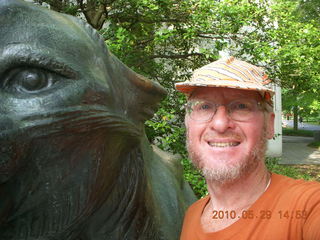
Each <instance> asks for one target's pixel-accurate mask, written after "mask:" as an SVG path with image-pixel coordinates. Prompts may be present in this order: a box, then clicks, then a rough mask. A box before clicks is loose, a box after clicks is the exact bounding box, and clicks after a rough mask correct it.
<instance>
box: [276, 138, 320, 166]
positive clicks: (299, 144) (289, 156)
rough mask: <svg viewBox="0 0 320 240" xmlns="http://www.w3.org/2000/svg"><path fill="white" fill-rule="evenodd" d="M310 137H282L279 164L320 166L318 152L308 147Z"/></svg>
mask: <svg viewBox="0 0 320 240" xmlns="http://www.w3.org/2000/svg"><path fill="white" fill-rule="evenodd" d="M312 141H313V138H312V137H296V136H282V158H281V161H280V162H279V163H280V164H320V151H319V150H317V149H315V148H310V147H308V146H307V145H308V143H310V142H312Z"/></svg>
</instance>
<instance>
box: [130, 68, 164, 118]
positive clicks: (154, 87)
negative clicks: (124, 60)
mask: <svg viewBox="0 0 320 240" xmlns="http://www.w3.org/2000/svg"><path fill="white" fill-rule="evenodd" d="M125 74H126V77H127V78H128V80H129V82H130V83H131V84H132V85H133V87H134V88H136V89H137V93H138V94H137V95H136V104H137V105H136V107H137V110H138V112H136V114H137V115H136V118H137V119H136V120H140V121H143V122H144V121H145V120H147V119H150V118H152V117H153V115H154V113H155V112H156V111H157V110H158V105H159V103H160V101H161V100H162V99H163V98H164V97H165V96H166V95H167V91H166V90H165V89H164V88H163V87H162V86H161V85H160V84H159V83H157V82H154V81H152V80H150V79H147V78H146V77H144V76H142V75H140V74H138V73H135V72H133V71H132V70H131V69H129V68H127V71H126V73H125Z"/></svg>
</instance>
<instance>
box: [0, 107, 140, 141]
mask: <svg viewBox="0 0 320 240" xmlns="http://www.w3.org/2000/svg"><path fill="white" fill-rule="evenodd" d="M9 118H10V116H9ZM13 119H15V120H14V122H15V124H14V125H13V126H12V128H9V129H5V130H2V131H0V139H8V138H9V139H10V138H11V137H12V136H19V135H28V137H31V138H33V137H47V136H50V137H51V136H55V135H62V134H77V133H83V132H89V131H95V130H99V129H101V130H103V129H107V130H108V131H110V132H117V133H121V134H123V135H127V136H129V137H134V138H136V137H139V136H141V134H142V131H141V129H140V128H138V127H137V126H136V124H134V123H133V122H131V121H130V120H129V119H127V118H124V117H123V116H121V115H120V114H117V113H112V112H110V110H109V109H107V108H106V107H103V106H99V105H96V106H95V105H94V106H92V105H91V106H90V107H88V106H72V107H66V108H61V109H54V110H51V111H40V112H37V113H28V114H23V113H22V114H20V113H19V114H16V115H15V116H14V118H13Z"/></svg>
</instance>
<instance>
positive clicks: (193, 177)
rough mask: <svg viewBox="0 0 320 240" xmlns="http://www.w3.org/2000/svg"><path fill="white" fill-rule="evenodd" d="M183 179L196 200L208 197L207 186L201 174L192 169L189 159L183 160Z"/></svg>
mask: <svg viewBox="0 0 320 240" xmlns="http://www.w3.org/2000/svg"><path fill="white" fill-rule="evenodd" d="M182 165H183V168H184V178H185V179H186V181H187V182H188V183H189V184H190V186H191V188H192V190H193V191H194V193H195V194H196V196H197V197H198V198H202V197H204V196H206V195H208V190H207V184H206V181H205V179H204V177H203V176H202V175H201V173H200V172H199V171H198V170H197V169H195V168H194V166H193V165H192V163H191V162H190V160H189V159H187V158H183V159H182Z"/></svg>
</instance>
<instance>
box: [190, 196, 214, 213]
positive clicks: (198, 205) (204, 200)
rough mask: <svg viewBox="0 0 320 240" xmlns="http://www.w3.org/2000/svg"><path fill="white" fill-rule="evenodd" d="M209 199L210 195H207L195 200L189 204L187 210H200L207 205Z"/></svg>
mask: <svg viewBox="0 0 320 240" xmlns="http://www.w3.org/2000/svg"><path fill="white" fill-rule="evenodd" d="M209 200H210V196H209V195H207V196H205V197H203V198H201V199H199V200H197V201H196V202H194V203H193V204H191V206H190V207H189V208H188V212H191V211H192V212H193V211H199V210H202V209H203V208H204V207H205V206H206V205H207V203H208V202H209Z"/></svg>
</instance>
